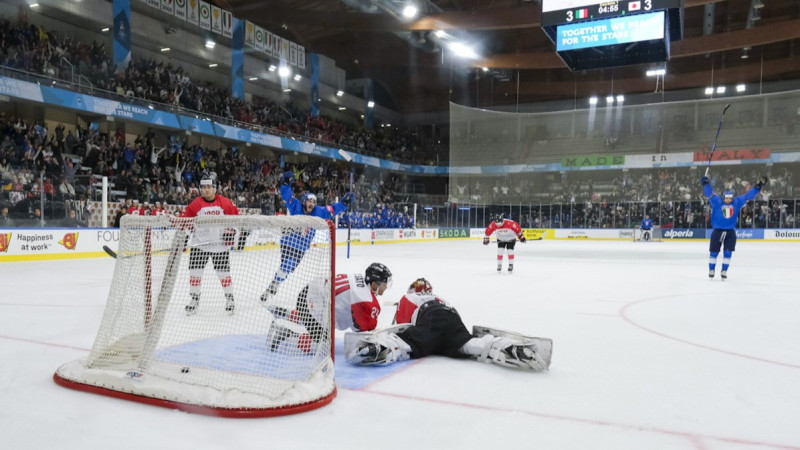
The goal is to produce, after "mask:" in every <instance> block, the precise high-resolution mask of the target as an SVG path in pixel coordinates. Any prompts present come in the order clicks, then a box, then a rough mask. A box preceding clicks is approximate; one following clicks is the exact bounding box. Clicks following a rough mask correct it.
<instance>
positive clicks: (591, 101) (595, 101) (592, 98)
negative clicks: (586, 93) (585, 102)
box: [589, 97, 597, 105]
mask: <svg viewBox="0 0 800 450" xmlns="http://www.w3.org/2000/svg"><path fill="white" fill-rule="evenodd" d="M589 104H590V105H596V104H597V97H589Z"/></svg>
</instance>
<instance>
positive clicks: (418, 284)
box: [408, 278, 433, 294]
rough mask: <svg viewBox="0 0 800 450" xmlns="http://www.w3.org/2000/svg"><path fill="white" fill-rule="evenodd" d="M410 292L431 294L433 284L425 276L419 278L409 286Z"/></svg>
mask: <svg viewBox="0 0 800 450" xmlns="http://www.w3.org/2000/svg"><path fill="white" fill-rule="evenodd" d="M408 293H409V294H431V293H433V286H431V284H430V283H429V282H428V280H426V279H425V278H417V279H416V280H414V282H413V283H411V286H409V287H408Z"/></svg>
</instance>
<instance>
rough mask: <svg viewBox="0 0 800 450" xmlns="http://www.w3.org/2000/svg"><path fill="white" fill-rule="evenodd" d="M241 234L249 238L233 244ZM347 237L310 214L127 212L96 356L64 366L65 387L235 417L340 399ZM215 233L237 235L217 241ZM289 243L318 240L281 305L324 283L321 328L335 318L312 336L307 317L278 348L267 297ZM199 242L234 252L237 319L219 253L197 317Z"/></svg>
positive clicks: (60, 373)
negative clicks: (338, 286) (271, 339)
mask: <svg viewBox="0 0 800 450" xmlns="http://www.w3.org/2000/svg"><path fill="white" fill-rule="evenodd" d="M232 230H234V231H235V233H236V234H235V241H236V242H237V243H238V242H241V243H242V244H243V245H241V246H237V245H235V244H234V245H233V246H230V244H231V242H229V241H230V239H231V236H233V234H232ZM335 232H336V230H335V227H334V225H333V223H332V222H330V221H325V220H322V219H319V218H315V217H308V216H300V217H298V216H216V217H209V216H204V217H198V218H196V219H175V218H172V217H168V216H148V217H139V216H125V217H124V218H123V223H122V226H121V229H120V241H119V249H118V251H117V259H116V266H115V270H114V276H113V279H112V282H111V287H110V291H109V295H108V300H107V304H106V309H105V312H104V314H103V318H102V321H101V324H100V329H99V331H98V333H97V336H96V338H95V342H94V345H93V346H92V349H91V351H90V353H89V355H88V356H87V357H86V358H81V359H78V360H76V361H72V362H69V363H66V364H64V365H62V366H61V367H59V368H58V370H57V371H56V372H55V374H54V375H53V378H54V380H55V382H56V383H58V384H59V385H62V386H65V387H69V388H72V389H77V390H81V391H85V392H91V393H96V394H103V395H108V396H111V397H116V398H121V399H126V400H132V401H136V402H141V403H146V404H151V405H157V406H162V407H167V408H174V409H179V410H183V411H186V412H191V413H199V414H206V415H212V416H223V417H269V416H280V415H286V414H294V413H300V412H304V411H308V410H312V409H316V408H319V407H321V406H324V405H326V404H328V403H330V402H331V401H332V400H333V398H334V397H335V396H336V385H335V380H334V364H333V358H334V329H335V327H334V320H335V318H334V305H333V301H332V299H333V298H334V296H333V287H332V284H333V283H330V280H332V279H333V277H334V274H335V253H336V248H335V236H336V233H335ZM214 236H217V237H219V239H224V241H225V242H222V243H221V242H220V241H219V240H218V241H213V239H214ZM239 239H242V240H241V241H239ZM282 243H283V244H285V245H284V247H286V248H289V247H292V248H301V247H303V243H307V244H309V245H308V248H307V250H305V252H303V254H302V256H301V259H300V261H299V263H298V264H297V266H296V268H295V269H294V270H293V271H292V272H291V273H290V274H289V276H288V277H287V278H286V280H285V281H284V282H283V283H282V284H281V286H280V289H279V290H278V292H277V294H276V300H277V301H280V302H281V304H283V305H287V304H289V305H291V304H296V302H297V297H298V295H299V294H300V293H301V292H304V288H305V287H306V286H309V285H311V284H312V283H316V284H315V285H322V286H324V288H323V289H321V290H315V291H314V292H321V294H319V295H322V296H323V297H325V298H324V299H322V302H323V303H315V304H324V305H325V307H324V308H321V309H322V311H314V312H313V313H314V314H315V318H316V319H317V321H316V322H315V323H318V324H324V325H320V329H319V330H316V332H312V330H306V329H305V328H303V326H302V325H300V324H295V325H297V328H299V329H297V328H295V329H294V331H295V332H293V333H292V334H291V335H290V336H288V337H286V338H284V339H283V340H281V341H280V343H279V345H277V346H275V347H274V348H272V347H271V346H270V344H269V343H268V342H267V340H268V334H269V331H270V328H271V326H272V322H273V321H274V320H275V317H273V315H272V313H270V311H269V310H268V309H267V308H264V307H262V305H261V301H260V296H261V294H262V293H263V292H264V290H265V289H266V288H267V286H268V285H269V283H270V282H271V281H272V278H273V274H274V273H275V272H276V271H277V270H278V269H279V267H280V266H281V261H282V259H283V256H282V251H281V247H282ZM209 245H210V247H208V246H209ZM193 248H205V249H209V248H214V249H217V250H218V249H219V248H222V250H221V251H218V252H217V255H222V254H227V255H228V261H229V264H228V269H229V272H230V278H231V280H232V282H231V284H230V287H231V288H232V290H231V291H232V293H233V296H234V299H235V310H234V312H233V314H228V312H227V311H226V309H225V307H226V295H225V294H226V293H228V292H229V291H227V290H226V287H223V284H225V283H223V282H222V280H223V277H222V276H221V275H219V273H220V272H219V271H217V270H215V268H216V267H215V264H216V263H219V261H221V260H222V259H220V258H223V257H220V256H217V257H212V256H209V257H208V258H209V260H208V261H207V263H206V264H205V266H204V268H203V269H202V270H203V271H202V277H201V278H200V279H201V284H200V301H199V307H198V308H197V312H196V313H195V314H191V315H187V314H186V311H185V309H184V307H185V305H186V304H187V303H188V302H189V300H190V295H189V293H190V280H189V269H188V265H189V260H190V258H192V257H193V256H192V255H193V251H192V249H193ZM285 251H286V249H284V252H285ZM197 254H202V252H197ZM206 254H207V253H206ZM284 256H285V255H284ZM295 256H296V254H295ZM110 263H111V262H110V261H109V264H110ZM196 270H197V269H196V268H195V271H193V274H195V275H196V274H197V271H196ZM222 272H224V270H223V271H222ZM195 279H196V278H195ZM320 283H323V284H320ZM324 283H327V286H325V285H324ZM305 291H306V292H307V291H308V290H305ZM309 332H310V333H311V336H316V337H315V339H316V340H314V341H311V340H309V339H308V336H309V335H308V334H306V335H305V336H304V338H305V339H301V335H303V334H304V333H309ZM301 341H302V342H301ZM309 342H310V344H309Z"/></svg>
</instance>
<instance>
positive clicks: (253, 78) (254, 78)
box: [250, 77, 258, 81]
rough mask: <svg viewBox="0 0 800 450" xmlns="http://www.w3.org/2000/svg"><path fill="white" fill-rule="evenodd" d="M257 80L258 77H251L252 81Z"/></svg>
mask: <svg viewBox="0 0 800 450" xmlns="http://www.w3.org/2000/svg"><path fill="white" fill-rule="evenodd" d="M256 80H258V77H250V81H256Z"/></svg>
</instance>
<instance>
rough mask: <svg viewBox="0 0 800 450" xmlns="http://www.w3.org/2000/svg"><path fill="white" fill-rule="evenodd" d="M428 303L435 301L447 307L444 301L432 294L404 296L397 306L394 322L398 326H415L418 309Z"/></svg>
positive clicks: (416, 293) (415, 293) (418, 293)
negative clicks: (407, 324) (402, 324)
mask: <svg viewBox="0 0 800 450" xmlns="http://www.w3.org/2000/svg"><path fill="white" fill-rule="evenodd" d="M430 301H437V302H439V303H441V304H443V305H447V302H446V301H444V300H443V299H441V298H439V297H438V296H436V295H434V294H424V293H420V292H414V293H411V294H406V295H404V296H403V298H401V299H400V303H398V304H397V316H395V321H396V322H397V323H398V324H401V323H410V324H411V325H416V324H417V312H419V307H420V306H422V305H423V304H425V303H427V302H430ZM447 306H449V305H447Z"/></svg>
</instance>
